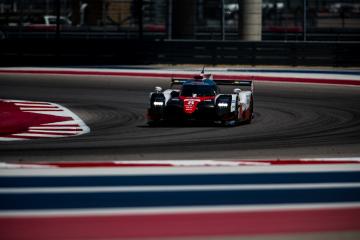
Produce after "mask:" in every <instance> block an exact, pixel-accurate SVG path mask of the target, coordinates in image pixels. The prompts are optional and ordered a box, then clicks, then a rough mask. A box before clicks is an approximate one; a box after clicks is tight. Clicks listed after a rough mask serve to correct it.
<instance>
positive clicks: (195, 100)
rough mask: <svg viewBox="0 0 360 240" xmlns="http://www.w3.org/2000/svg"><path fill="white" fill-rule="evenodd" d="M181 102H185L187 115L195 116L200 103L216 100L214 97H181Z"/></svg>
mask: <svg viewBox="0 0 360 240" xmlns="http://www.w3.org/2000/svg"><path fill="white" fill-rule="evenodd" d="M179 98H180V99H181V100H183V101H184V112H185V113H186V114H193V113H194V112H195V111H196V108H197V105H198V104H199V103H200V102H203V101H205V100H213V99H215V97H214V96H209V97H184V96H180V97H179Z"/></svg>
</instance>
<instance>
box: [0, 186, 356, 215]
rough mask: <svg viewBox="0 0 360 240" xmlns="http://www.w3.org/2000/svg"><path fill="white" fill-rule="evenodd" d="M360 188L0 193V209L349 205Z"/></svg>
mask: <svg viewBox="0 0 360 240" xmlns="http://www.w3.org/2000/svg"><path fill="white" fill-rule="evenodd" d="M359 201H360V188H359V187H356V188H349V187H347V188H333V189H320V188H319V189H291V190H289V189H287V190H278V189H277V190H221V191H163V192H111V193H55V194H51V193H46V194H44V193H40V194H0V210H3V211H5V210H25V209H28V210H46V209H74V208H82V209H88V208H132V207H180V206H210V205H211V206H216V205H251V204H301V203H351V202H359Z"/></svg>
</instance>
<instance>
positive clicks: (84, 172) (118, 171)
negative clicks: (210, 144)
mask: <svg viewBox="0 0 360 240" xmlns="http://www.w3.org/2000/svg"><path fill="white" fill-rule="evenodd" d="M331 171H338V172H358V171H360V164H331V165H277V166H239V167H234V166H209V167H201V166H195V167H179V168H176V167H151V168H149V167H103V168H102V167H96V168H94V167H93V168H91V167H90V168H54V167H53V166H49V167H47V168H44V169H21V168H19V169H17V168H13V169H8V168H6V165H5V166H4V165H3V168H0V176H3V177H15V176H17V177H20V176H23V177H33V176H39V177H40V176H44V177H45V176H51V177H52V176H153V175H169V174H170V175H190V174H196V175H206V174H239V173H242V174H243V173H249V174H252V173H265V174H266V173H311V172H331Z"/></svg>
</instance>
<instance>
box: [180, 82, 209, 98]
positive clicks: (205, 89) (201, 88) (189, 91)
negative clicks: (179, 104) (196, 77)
mask: <svg viewBox="0 0 360 240" xmlns="http://www.w3.org/2000/svg"><path fill="white" fill-rule="evenodd" d="M215 95H216V86H214V85H206V84H199V85H196V84H189V85H186V84H184V85H183V87H182V89H181V93H180V96H183V97H210V96H215Z"/></svg>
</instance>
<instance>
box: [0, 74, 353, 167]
mask: <svg viewBox="0 0 360 240" xmlns="http://www.w3.org/2000/svg"><path fill="white" fill-rule="evenodd" d="M0 83H1V88H0V98H7V99H24V100H33V101H49V102H56V103H59V104H61V105H64V106H66V107H67V108H69V109H70V110H71V111H73V112H75V113H76V114H77V115H78V116H80V117H81V118H82V120H83V121H84V122H85V123H86V124H87V125H88V126H89V127H90V129H91V132H90V133H89V134H86V135H82V136H78V137H72V138H66V139H50V140H32V141H27V142H15V143H14V142H1V143H0V151H1V155H0V160H4V161H10V160H14V161H21V160H120V159H126V160H132V159H142V160H145V159H154V160H156V159H259V158H261V159H264V158H266V159H268V158H271V159H276V158H281V159H286V158H303V157H339V156H342V157H352V156H358V155H359V149H360V140H359V139H360V88H359V87H350V86H340V85H335V86H328V85H310V84H294V83H292V84H286V83H281V84H280V83H264V82H256V83H255V87H256V88H255V118H254V120H253V122H252V123H251V124H250V125H241V126H238V127H218V126H202V125H199V124H194V125H186V126H162V127H148V126H147V124H146V118H145V112H146V109H147V107H148V93H149V92H150V91H152V90H153V87H154V86H155V85H160V86H162V87H167V86H168V84H169V79H165V78H162V79H159V78H158V79H152V78H127V77H111V76H104V77H103V76H101V77H100V76H70V75H61V76H59V75H29V76H25V75H10V74H9V75H2V76H0Z"/></svg>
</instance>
